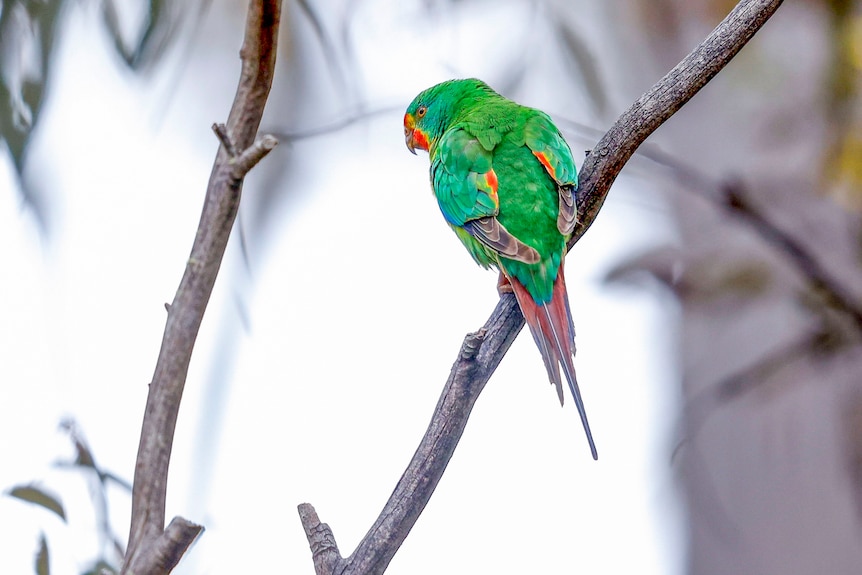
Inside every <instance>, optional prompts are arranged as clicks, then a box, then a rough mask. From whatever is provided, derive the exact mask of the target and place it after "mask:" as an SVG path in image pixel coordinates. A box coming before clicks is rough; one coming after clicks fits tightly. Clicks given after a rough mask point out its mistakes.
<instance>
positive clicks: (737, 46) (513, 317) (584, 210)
mask: <svg viewBox="0 0 862 575" xmlns="http://www.w3.org/2000/svg"><path fill="white" fill-rule="evenodd" d="M781 3H782V0H742V1H741V2H739V3H738V4H737V5H736V7H735V8H734V9H733V11H732V12H731V13H730V14H729V15H728V16H727V18H725V19H724V20H723V21H722V22H721V23H720V24H719V25H718V26H717V27H716V28H715V30H713V31H712V33H711V34H710V35H709V36H708V37H707V38H706V39H705V40H704V41H703V42H702V43H701V44H700V45H699V46H698V47H697V48H695V49H694V50H693V51H692V52H691V53H690V54H689V55H688V56H686V57H685V59H684V60H682V62H680V63H679V64H678V65H677V66H676V67H674V68H673V69H672V70H671V71H670V72H668V73H667V74H666V75H665V76H664V78H662V79H661V80H660V81H659V82H658V83H657V84H656V85H655V86H653V88H652V89H650V90H649V91H648V92H646V93H645V94H644V95H643V96H641V97H640V98H639V99H638V100H637V101H636V102H635V103H634V104H633V105H632V106H631V107H630V108H629V109H628V110H627V111H626V112H625V113H623V115H622V116H620V118H619V119H618V120H617V121H616V123H615V124H614V125H613V126H612V127H611V129H610V130H608V132H607V133H606V134H605V136H604V137H603V138H602V139H601V140H600V141H599V143H598V144H596V146H595V147H594V148H593V150H592V151H591V152H590V153H589V154H587V157H586V158H585V160H584V164H583V166H582V167H581V172H580V177H579V180H580V185H579V190H578V225H577V227H576V228H575V232H574V235H573V237H572V239H571V241H570V242H569V248H570V249H571V247H572V246H573V245H574V244H575V243H576V242H577V241H578V240H579V239H580V238H581V237H582V236H583V234H584V233H585V232H586V231H587V229H589V227H590V225H592V223H593V221H594V220H595V218H596V216H597V215H598V212H599V210H600V209H601V207H602V204H603V203H604V200H605V197H606V196H607V194H608V191H609V190H610V187H611V185H612V184H613V182H614V180H615V179H616V177H617V175H618V174H619V172H620V170H622V168H623V166H624V165H625V164H626V162H627V161H628V160H629V158H630V157H631V155H632V154H633V153H634V152H635V150H636V149H637V148H638V146H640V145H641V143H643V141H644V140H645V139H646V138H647V136H649V135H650V134H651V133H652V132H654V131H655V130H656V129H657V128H658V127H659V126H660V125H661V124H662V123H664V122H665V121H666V120H667V119H668V118H670V117H671V116H672V115H673V114H674V113H675V112H676V111H677V110H679V109H680V108H681V107H682V106H683V105H684V104H685V103H686V102H688V101H689V100H690V99H691V98H692V97H693V96H694V95H695V94H696V93H697V92H698V91H699V90H700V89H701V88H702V87H703V86H704V85H705V84H706V83H707V82H709V80H711V79H712V78H713V77H714V76H715V75H716V74H718V72H719V71H720V70H721V69H722V68H723V67H724V66H725V65H726V64H727V63H728V62H729V61H730V60H731V59H732V58H733V57H734V56H735V55H736V54H737V53H738V52H739V51H740V50H741V49H742V47H743V46H744V45H745V44H746V43H747V42H748V41H749V40H750V39H751V37H752V36H753V35H754V34H755V33H756V32H757V31H758V30H759V29H760V28H761V27H762V26H763V24H765V23H766V21H767V20H768V19H769V17H770V16H772V14H773V13H775V11H776V10H777V9H778V7H779V6H780V5H781ZM523 325H524V318H523V316H522V315H521V311H520V309H519V308H518V304H517V302H516V301H515V298H514V297H513V296H512V295H510V294H507V295H504V296H502V297H501V298H500V301H499V303H498V304H497V307H496V308H495V309H494V312H493V314H492V315H491V317H490V318H489V320H488V322H487V323H486V324H485V327H484V328H482V330H480V331H479V332H477V333H475V334H470V335H468V336H467V337H466V338H465V340H464V343H463V344H462V346H461V351H460V353H459V356H458V359H457V360H456V361H455V365H453V367H452V372H451V373H450V376H449V381H447V383H446V386H445V387H444V389H443V393H442V395H441V397H440V400H439V402H438V403H437V407H436V409H435V411H434V415H433V416H432V419H431V424H430V425H429V426H428V430H427V431H426V433H425V437H424V438H423V439H422V442H421V443H420V445H419V448H418V449H417V450H416V453H415V454H414V455H413V459H412V460H411V462H410V464H409V466H408V467H407V469H406V470H405V472H404V474H403V475H402V476H401V480H400V481H399V482H398V485H397V486H396V487H395V490H394V491H393V493H392V495H391V496H390V498H389V501H388V502H387V503H386V505H385V507H384V508H383V511H382V512H381V514H380V516H379V517H378V518H377V521H375V523H374V525H373V526H372V527H371V529H370V530H369V532H368V534H366V536H365V538H364V539H363V540H362V541H361V542H360V543H359V546H358V547H357V548H356V551H354V552H353V554H352V555H351V556H350V557H348V558H346V559H341V558H339V559H337V560H331V557H330V560H328V561H321V562H318V561H315V570H316V572H317V575H333V574H337V575H342V574H347V573H351V574H352V573H355V574H362V575H379V574H382V573H383V572H384V571H385V570H386V567H387V566H388V565H389V562H390V561H391V559H392V557H393V556H394V555H395V552H396V551H397V550H398V548H399V547H400V545H401V543H402V542H403V541H404V538H405V537H406V536H407V534H408V533H409V532H410V529H411V528H412V527H413V525H414V524H415V522H416V520H417V519H418V517H419V514H420V513H421V512H422V510H423V509H424V508H425V505H426V503H427V502H428V500H429V498H430V497H431V494H432V493H433V491H434V489H435V487H436V486H437V483H438V482H439V481H440V478H441V477H442V475H443V472H444V471H445V469H446V465H447V464H448V462H449V459H450V458H451V457H452V454H453V453H454V451H455V448H456V447H457V445H458V441H459V439H460V438H461V434H462V433H463V430H464V428H465V426H466V424H467V419H468V418H469V416H470V411H471V410H472V408H473V404H474V403H475V401H476V398H478V396H479V394H480V393H481V391H482V389H483V388H484V386H485V384H486V383H487V381H488V379H489V378H490V377H491V374H493V373H494V370H495V369H496V367H497V365H499V363H500V360H501V359H502V358H503V356H504V355H505V354H506V352H507V351H508V349H509V346H510V345H511V343H512V341H514V339H515V336H516V335H517V334H518V332H519V331H520V330H521V328H522V327H523ZM306 505H307V504H306ZM308 507H310V506H308ZM311 509H312V510H313V508H311ZM314 518H315V520H316V521H317V523H318V524H319V520H318V519H317V516H316V514H314ZM307 519H308V515H307V514H306V515H305V516H304V517H303V519H302V520H303V526H304V527H305V528H306V534H308V533H309V527H310V524H309V523H307ZM327 531H328V533H329V536H331V535H332V533H331V531H329V530H328V527H327ZM309 542H311V537H310V536H309ZM333 542H334V538H333ZM333 546H334V543H333Z"/></svg>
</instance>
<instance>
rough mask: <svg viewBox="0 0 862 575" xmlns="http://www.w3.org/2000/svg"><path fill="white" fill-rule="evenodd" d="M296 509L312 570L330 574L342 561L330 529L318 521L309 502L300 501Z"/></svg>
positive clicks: (321, 574) (317, 572) (315, 512)
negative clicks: (312, 565)
mask: <svg viewBox="0 0 862 575" xmlns="http://www.w3.org/2000/svg"><path fill="white" fill-rule="evenodd" d="M297 511H299V520H300V521H301V522H302V528H303V529H304V530H305V536H306V538H308V546H309V547H310V548H311V557H312V560H313V561H314V572H315V573H316V574H317V575H332V573H334V572H335V568H336V566H337V565H338V563H339V562H342V561H344V560H343V559H342V557H341V553H339V551H338V544H337V543H336V542H335V535H333V533H332V529H330V528H329V525H327V524H326V523H321V522H320V518H319V517H318V516H317V511H315V509H314V506H312V505H311V504H310V503H301V504H300V505H299V506H298V507H297Z"/></svg>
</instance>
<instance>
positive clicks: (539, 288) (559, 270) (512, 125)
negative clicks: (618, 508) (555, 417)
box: [404, 79, 597, 458]
mask: <svg viewBox="0 0 862 575" xmlns="http://www.w3.org/2000/svg"><path fill="white" fill-rule="evenodd" d="M404 135H405V140H406V143H407V146H408V148H409V149H410V151H412V152H413V151H414V150H415V149H416V148H419V149H423V150H427V151H428V152H429V157H430V160H431V187H432V189H433V191H434V195H435V197H436V198H437V203H438V205H439V207H440V211H441V212H442V213H443V217H444V219H445V220H446V222H447V223H448V224H449V226H450V227H451V228H452V229H453V230H454V231H455V233H456V235H457V236H458V238H459V239H460V240H461V242H462V243H463V244H464V246H465V247H466V248H467V250H468V252H469V253H470V254H471V255H472V256H473V258H474V259H475V260H476V262H477V263H478V264H479V265H481V266H483V267H486V268H487V267H491V266H493V267H496V268H497V269H499V270H500V273H501V280H500V286H501V291H505V290H507V289H508V285H511V290H512V291H514V293H515V296H516V298H517V299H518V303H519V305H520V307H521V311H522V312H523V313H524V317H525V319H526V321H527V325H528V326H529V328H530V332H531V333H532V335H533V339H534V340H535V342H536V345H537V347H538V348H539V351H540V352H541V354H542V359H543V361H544V363H545V367H546V369H547V372H548V377H549V379H550V380H551V382H552V383H553V384H554V385H555V386H556V388H557V393H558V396H559V399H560V403H561V404H562V402H563V392H562V379H561V377H560V367H562V369H563V374H564V375H565V378H566V380H567V382H568V384H569V388H570V390H571V392H572V395H573V397H574V399H575V403H576V405H577V407H578V412H579V414H580V417H581V422H582V424H583V426H584V430H585V432H586V435H587V439H588V441H589V444H590V450H591V452H592V455H593V458H597V453H596V449H595V444H594V442H593V438H592V433H591V431H590V427H589V423H588V421H587V417H586V411H585V410H584V406H583V401H582V399H581V396H580V390H579V388H578V384H577V380H576V378H575V370H574V364H573V356H574V352H575V345H574V335H575V333H574V327H573V324H572V318H571V311H570V309H569V304H568V297H567V295H566V287H565V278H564V276H563V267H564V266H563V264H564V258H565V254H566V241H567V240H568V239H569V238H570V237H571V234H572V232H573V230H574V226H575V215H576V208H575V202H574V193H575V190H576V188H577V171H576V168H575V164H574V161H573V159H572V153H571V150H570V149H569V146H568V144H567V143H566V141H565V140H564V139H563V136H562V135H561V134H560V131H559V130H558V129H557V127H556V126H555V125H554V123H553V122H552V121H551V119H550V117H549V116H548V115H547V114H545V113H544V112H541V111H539V110H536V109H533V108H528V107H526V106H521V105H519V104H517V103H515V102H513V101H511V100H508V99H506V98H504V97H503V96H501V95H499V94H497V93H496V92H494V91H493V90H492V89H491V88H490V87H488V85H487V84H485V83H484V82H482V81H481V80H476V79H469V80H451V81H449V82H443V83H441V84H438V85H436V86H432V87H431V88H429V89H427V90H425V91H424V92H422V93H421V94H419V95H418V96H417V97H416V98H415V99H414V100H413V102H412V103H411V104H410V106H409V107H408V108H407V112H406V113H405V115H404ZM414 153H415V152H414Z"/></svg>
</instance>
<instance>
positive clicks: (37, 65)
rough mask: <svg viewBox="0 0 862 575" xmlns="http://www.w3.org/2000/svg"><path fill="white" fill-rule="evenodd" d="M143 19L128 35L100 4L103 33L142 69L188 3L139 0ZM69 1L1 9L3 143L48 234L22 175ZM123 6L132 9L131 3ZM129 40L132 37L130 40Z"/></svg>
mask: <svg viewBox="0 0 862 575" xmlns="http://www.w3.org/2000/svg"><path fill="white" fill-rule="evenodd" d="M135 2H137V3H138V4H140V5H141V12H142V13H143V15H144V16H143V18H142V20H141V22H140V23H139V24H138V25H137V26H136V27H134V30H133V32H132V33H131V34H128V33H127V32H124V27H123V26H121V17H120V14H119V11H118V7H117V3H116V0H102V2H101V14H102V18H103V22H104V24H105V29H106V31H107V32H108V36H109V38H110V39H111V41H112V44H113V47H114V49H115V51H116V53H117V54H118V55H119V56H120V59H121V60H122V61H123V62H124V63H125V64H126V65H127V66H128V67H129V68H130V69H132V70H136V71H140V70H143V69H145V68H146V67H147V65H148V64H151V63H153V62H156V61H157V60H158V59H159V58H160V57H161V56H162V55H163V54H164V52H165V50H166V49H167V47H168V46H169V45H170V43H171V42H172V41H173V40H174V39H175V38H176V36H177V31H178V28H179V22H180V14H181V10H180V9H179V8H178V7H179V6H182V5H183V4H184V3H170V2H164V1H163V0H135ZM66 4H67V2H66V1H65V0H2V5H0V6H2V7H0V10H2V11H0V142H2V143H5V147H6V150H7V153H8V154H9V156H10V157H11V159H12V163H13V166H14V168H15V172H16V174H17V176H18V187H19V190H20V193H21V197H22V199H23V201H24V204H25V205H26V206H27V207H28V208H30V209H31V210H32V212H33V214H34V215H35V217H36V221H37V222H38V223H39V225H40V227H41V229H42V230H43V232H44V231H46V228H47V222H46V214H45V206H44V205H43V201H42V198H40V197H39V196H38V194H37V193H36V192H35V190H34V189H33V188H32V186H30V185H28V182H27V179H26V178H25V177H24V171H25V167H26V162H27V148H28V146H29V144H30V141H31V138H32V136H33V134H34V132H35V129H36V127H37V126H38V123H39V118H40V114H41V112H42V107H43V104H44V101H45V97H46V95H47V94H48V93H49V90H50V81H51V67H52V65H53V63H54V58H53V56H54V49H55V46H56V45H57V44H58V43H59V41H60V39H61V34H62V28H63V19H64V13H65V12H66V10H65V7H66ZM123 8H124V9H125V10H127V11H128V10H130V9H131V8H133V7H131V6H130V5H129V3H128V2H127V3H124V5H123ZM127 35H130V36H131V39H129V38H127Z"/></svg>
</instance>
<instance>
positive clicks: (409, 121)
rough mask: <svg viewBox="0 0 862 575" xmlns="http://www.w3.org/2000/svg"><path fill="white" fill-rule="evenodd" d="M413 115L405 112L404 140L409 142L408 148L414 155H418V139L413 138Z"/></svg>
mask: <svg viewBox="0 0 862 575" xmlns="http://www.w3.org/2000/svg"><path fill="white" fill-rule="evenodd" d="M414 125H415V124H414V122H413V116H411V115H410V114H404V142H405V143H406V144H407V149H408V150H410V153H411V154H413V155H414V156H415V155H416V140H415V139H414V138H413V126H414Z"/></svg>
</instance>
